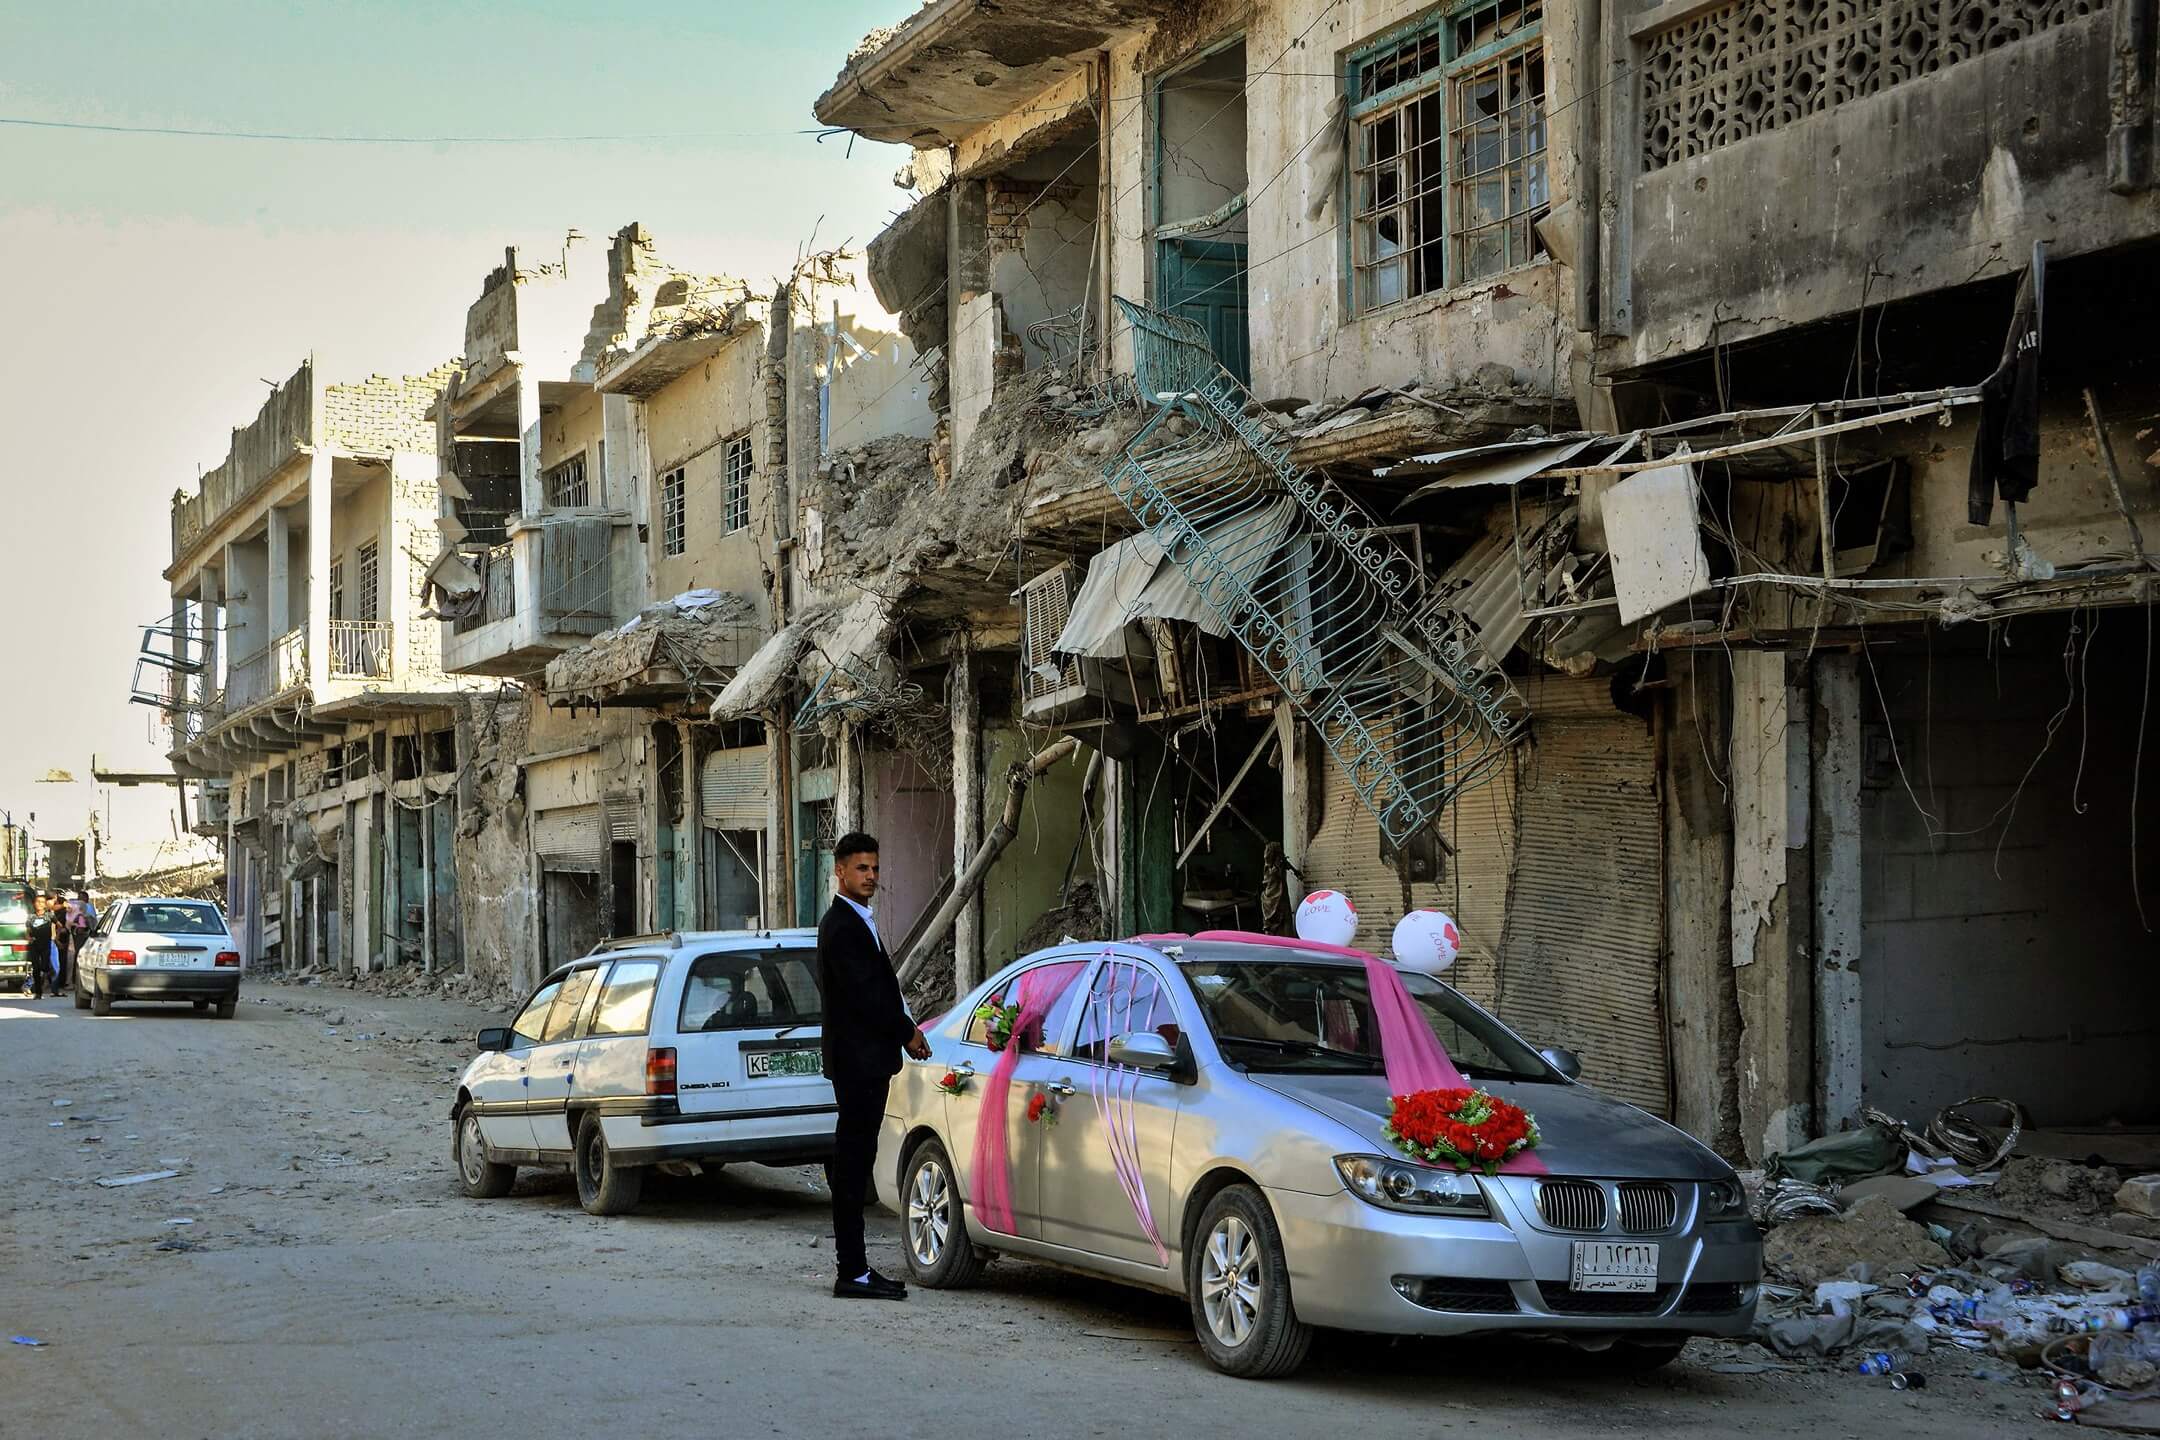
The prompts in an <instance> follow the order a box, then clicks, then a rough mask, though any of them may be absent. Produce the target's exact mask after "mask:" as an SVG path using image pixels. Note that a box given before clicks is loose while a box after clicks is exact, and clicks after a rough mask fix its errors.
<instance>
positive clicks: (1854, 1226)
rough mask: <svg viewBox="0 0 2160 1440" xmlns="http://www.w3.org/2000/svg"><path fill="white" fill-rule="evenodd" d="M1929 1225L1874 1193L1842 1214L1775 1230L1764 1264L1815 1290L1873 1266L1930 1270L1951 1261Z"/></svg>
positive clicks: (1791, 1223)
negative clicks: (1859, 1267)
mask: <svg viewBox="0 0 2160 1440" xmlns="http://www.w3.org/2000/svg"><path fill="white" fill-rule="evenodd" d="M1949 1259H1950V1257H1949V1255H1948V1254H1946V1253H1945V1252H1944V1250H1943V1248H1942V1246H1940V1245H1939V1244H1937V1243H1936V1242H1935V1240H1934V1239H1933V1237H1931V1236H1930V1235H1929V1234H1928V1231H1927V1227H1926V1226H1924V1225H1917V1224H1915V1223H1913V1222H1912V1221H1910V1220H1908V1219H1906V1218H1905V1217H1904V1215H1902V1214H1901V1213H1899V1211H1898V1207H1897V1206H1896V1205H1894V1204H1892V1203H1891V1202H1890V1201H1889V1200H1888V1199H1886V1198H1884V1197H1883V1196H1880V1195H1871V1196H1868V1197H1866V1198H1864V1199H1862V1200H1860V1201H1858V1202H1856V1203H1855V1204H1854V1205H1853V1207H1852V1208H1851V1209H1849V1210H1846V1211H1844V1212H1843V1213H1842V1214H1838V1215H1810V1216H1807V1217H1805V1218H1803V1219H1798V1220H1791V1221H1788V1222H1786V1223H1785V1224H1782V1225H1779V1226H1778V1227H1777V1228H1775V1229H1773V1230H1772V1231H1771V1232H1770V1233H1769V1235H1768V1236H1766V1237H1765V1238H1764V1240H1763V1264H1764V1265H1765V1266H1766V1267H1767V1268H1768V1269H1770V1270H1772V1271H1775V1272H1776V1273H1777V1274H1778V1275H1779V1276H1781V1277H1783V1278H1784V1279H1786V1280H1789V1281H1792V1282H1793V1283H1794V1284H1798V1285H1807V1286H1814V1285H1817V1284H1820V1283H1821V1282H1823V1281H1825V1280H1835V1279H1837V1278H1839V1277H1841V1276H1844V1275H1846V1274H1847V1273H1848V1272H1849V1271H1850V1270H1851V1269H1852V1267H1853V1266H1855V1265H1860V1264H1867V1265H1871V1266H1873V1267H1875V1269H1876V1271H1877V1272H1878V1273H1882V1274H1889V1273H1896V1272H1902V1271H1911V1270H1918V1271H1930V1270H1935V1269H1939V1268H1941V1267H1942V1266H1944V1265H1946V1264H1948V1263H1949Z"/></svg>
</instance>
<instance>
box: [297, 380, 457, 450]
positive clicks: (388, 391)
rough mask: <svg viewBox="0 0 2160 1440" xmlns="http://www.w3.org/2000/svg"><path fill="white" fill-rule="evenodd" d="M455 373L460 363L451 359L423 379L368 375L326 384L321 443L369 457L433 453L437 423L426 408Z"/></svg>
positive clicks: (433, 401)
mask: <svg viewBox="0 0 2160 1440" xmlns="http://www.w3.org/2000/svg"><path fill="white" fill-rule="evenodd" d="M457 370H458V362H457V361H455V360H449V361H445V362H444V363H442V364H440V365H438V366H436V367H435V368H434V369H433V370H430V371H428V372H427V373H426V374H424V375H407V376H404V377H403V378H400V379H393V378H391V377H390V376H387V375H370V376H369V377H368V378H367V379H365V380H362V381H360V382H359V383H358V384H354V385H332V386H329V387H328V388H327V389H325V390H324V391H323V435H322V439H321V442H320V443H323V444H327V445H332V446H335V447H336V448H338V449H340V450H359V451H364V452H367V453H371V454H383V453H386V452H388V451H393V450H403V451H406V452H408V453H410V454H414V455H432V454H434V453H435V422H434V421H432V420H430V419H428V418H427V411H428V407H429V406H431V405H433V404H434V403H435V397H436V396H437V395H440V394H441V393H442V389H443V387H444V386H445V385H447V384H449V383H450V377H451V376H452V375H453V374H455V373H457Z"/></svg>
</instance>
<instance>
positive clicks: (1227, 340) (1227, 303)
mask: <svg viewBox="0 0 2160 1440" xmlns="http://www.w3.org/2000/svg"><path fill="white" fill-rule="evenodd" d="M1156 270H1157V275H1158V277H1159V278H1160V280H1161V283H1162V296H1161V301H1162V303H1161V308H1162V309H1164V310H1167V311H1169V312H1170V313H1171V314H1173V315H1182V316H1184V317H1185V318H1186V319H1188V320H1191V321H1194V322H1195V323H1197V324H1198V325H1199V326H1200V327H1201V328H1202V329H1204V330H1206V331H1207V337H1208V347H1209V348H1210V349H1212V350H1213V351H1214V352H1215V359H1216V360H1217V361H1218V362H1219V363H1220V364H1221V365H1222V367H1223V369H1225V370H1228V371H1229V372H1230V373H1231V374H1232V375H1235V376H1237V378H1238V382H1239V383H1240V384H1245V385H1249V384H1251V383H1252V359H1251V341H1250V336H1249V332H1248V330H1247V327H1246V295H1245V246H1244V245H1243V244H1242V243H1239V242H1235V241H1229V240H1164V241H1162V242H1161V244H1160V248H1159V252H1158V256H1157V265H1156Z"/></svg>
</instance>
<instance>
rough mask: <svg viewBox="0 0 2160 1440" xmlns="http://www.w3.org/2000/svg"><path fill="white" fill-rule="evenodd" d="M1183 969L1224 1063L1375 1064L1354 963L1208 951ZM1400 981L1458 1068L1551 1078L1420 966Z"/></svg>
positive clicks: (1373, 1033) (1365, 1069) (1378, 1069)
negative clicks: (1226, 957) (1233, 956)
mask: <svg viewBox="0 0 2160 1440" xmlns="http://www.w3.org/2000/svg"><path fill="white" fill-rule="evenodd" d="M1184 969H1185V976H1186V978H1187V979H1188V980H1190V981H1191V982H1192V987H1193V992H1194V993H1195V994H1197V995H1198V996H1199V997H1200V1008H1201V1009H1202V1010H1204V1011H1205V1012H1206V1013H1207V1020H1208V1028H1209V1030H1210V1031H1212V1032H1213V1033H1214V1036H1215V1043H1216V1045H1217V1046H1218V1047H1219V1048H1220V1049H1221V1050H1222V1052H1223V1057H1224V1058H1225V1059H1227V1060H1229V1061H1231V1062H1232V1063H1234V1064H1237V1065H1240V1066H1243V1067H1244V1068H1246V1069H1248V1070H1271V1071H1283V1072H1293V1071H1294V1072H1298V1073H1304V1074H1342V1075H1379V1074H1382V1073H1384V1067H1383V1066H1382V1064H1381V1060H1380V1028H1379V1026H1378V1025H1376V1024H1375V1023H1374V1021H1373V1009H1372V993H1371V991H1370V989H1369V988H1368V987H1367V985H1366V983H1365V971H1364V968H1363V967H1362V966H1351V965H1336V964H1328V963H1325V962H1318V961H1304V960H1294V959H1293V960H1280V961H1278V960H1230V961H1223V960H1212V959H1210V960H1191V961H1187V962H1186V964H1185V966H1184ZM1402 981H1403V987H1404V988H1405V989H1407V990H1408V991H1409V992H1410V997H1411V998H1412V999H1413V1000H1415V1001H1416V1002H1417V1005H1418V1008H1419V1010H1420V1011H1422V1012H1423V1014H1424V1016H1425V1019H1426V1021H1427V1022H1428V1023H1429V1024H1430V1025H1431V1026H1432V1028H1433V1033H1434V1034H1435V1035H1437V1036H1439V1037H1440V1043H1441V1044H1442V1045H1443V1046H1445V1047H1446V1049H1447V1053H1448V1058H1449V1059H1451V1060H1453V1061H1454V1062H1455V1067H1456V1068H1457V1069H1459V1070H1461V1071H1462V1072H1463V1075H1464V1077H1465V1078H1467V1079H1470V1080H1528V1081H1544V1080H1551V1079H1553V1078H1554V1071H1553V1070H1552V1068H1551V1067H1550V1066H1548V1065H1547V1064H1546V1063H1545V1061H1544V1060H1543V1059H1542V1058H1540V1057H1539V1056H1538V1054H1537V1053H1536V1052H1535V1051H1533V1050H1532V1049H1531V1048H1530V1047H1529V1046H1527V1045H1525V1044H1523V1043H1522V1042H1521V1041H1520V1040H1517V1039H1516V1038H1515V1037H1514V1036H1512V1035H1510V1034H1508V1033H1507V1031H1506V1030H1504V1029H1503V1028H1501V1025H1500V1022H1499V1021H1497V1020H1495V1019H1493V1018H1492V1016H1490V1015H1487V1014H1486V1013H1485V1012H1484V1011H1483V1010H1480V1009H1479V1008H1478V1007H1477V1006H1475V1005H1473V1004H1471V1003H1470V1002H1469V1001H1468V1000H1465V999H1464V998H1463V997H1462V996H1460V995H1458V994H1456V993H1455V992H1454V991H1453V990H1451V989H1449V988H1448V987H1447V986H1445V985H1442V984H1441V983H1439V982H1438V981H1436V980H1432V979H1428V978H1427V977H1425V976H1423V975H1404V976H1403V977H1402Z"/></svg>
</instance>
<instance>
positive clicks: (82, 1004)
mask: <svg viewBox="0 0 2160 1440" xmlns="http://www.w3.org/2000/svg"><path fill="white" fill-rule="evenodd" d="M68 993H69V994H70V995H72V996H74V997H75V1008H76V1009H78V1010H87V1009H89V1008H90V995H89V992H87V991H85V990H84V989H83V988H82V976H80V975H78V976H76V977H75V983H74V984H73V985H70V986H69V987H68Z"/></svg>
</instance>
